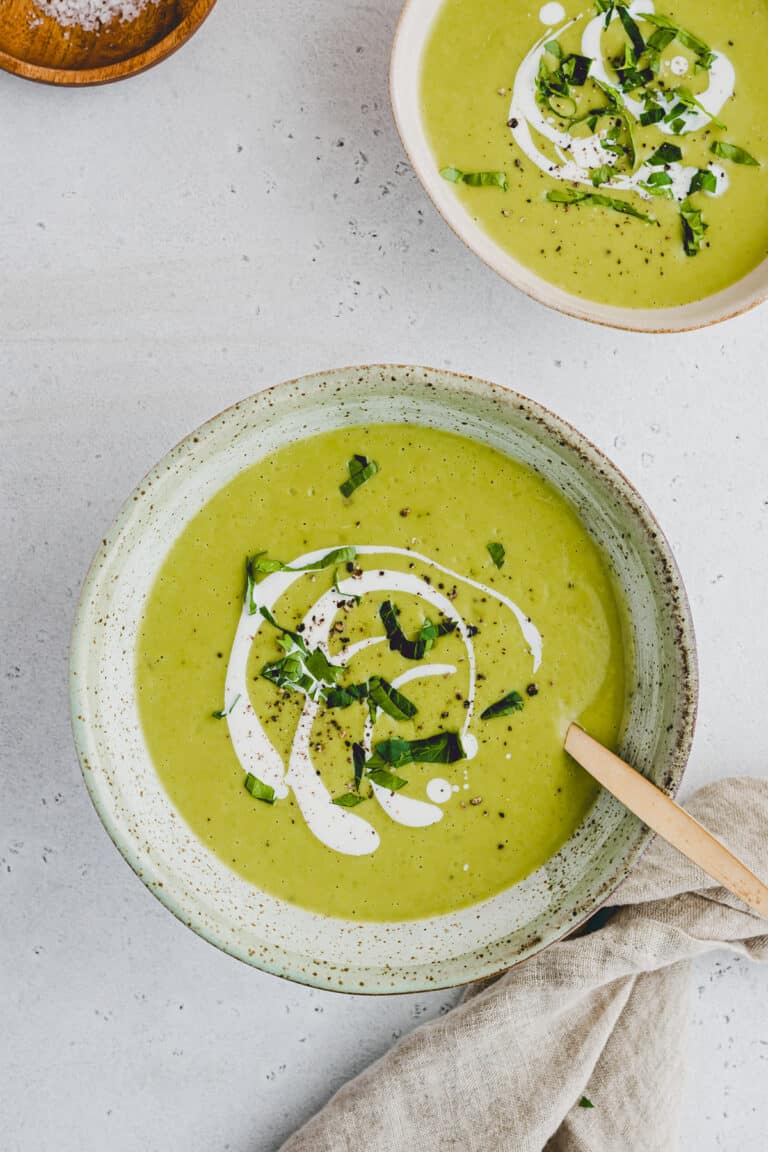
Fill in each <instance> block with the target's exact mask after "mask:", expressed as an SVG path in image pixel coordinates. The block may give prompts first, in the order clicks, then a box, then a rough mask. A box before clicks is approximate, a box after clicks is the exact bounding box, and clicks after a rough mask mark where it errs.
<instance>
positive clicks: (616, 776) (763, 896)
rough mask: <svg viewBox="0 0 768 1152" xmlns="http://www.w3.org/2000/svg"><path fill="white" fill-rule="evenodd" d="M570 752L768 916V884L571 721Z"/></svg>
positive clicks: (684, 850) (632, 809) (650, 824)
mask: <svg viewBox="0 0 768 1152" xmlns="http://www.w3.org/2000/svg"><path fill="white" fill-rule="evenodd" d="M565 750H566V752H568V753H569V754H570V755H571V756H573V758H574V760H576V761H577V763H579V764H581V766H582V768H585V769H586V771H587V772H589V774H590V775H591V776H594V778H595V780H598V781H599V782H600V783H601V784H602V786H603V787H604V788H607V789H608V791H609V792H612V793H613V795H614V796H615V797H616V799H617V800H620V801H621V803H622V804H623V805H624V806H625V808H629V810H630V812H634V814H635V816H639V817H640V819H641V820H642V821H643V822H644V823H645V824H647V825H648V827H649V828H652V829H653V831H654V832H657V833H658V834H659V836H661V837H662V838H663V839H664V840H666V841H667V843H669V844H671V845H672V846H673V847H674V848H677V850H678V852H682V854H683V856H687V857H688V859H689V860H692V861H693V863H694V864H698V866H699V868H703V869H704V871H705V872H706V873H707V874H708V875H709V876H712V877H713V879H715V880H717V881H718V883H719V884H722V885H723V887H725V888H727V889H728V891H729V892H732V893H733V894H734V896H738V897H739V899H740V900H743V901H744V903H745V904H748V905H749V907H750V908H753V909H754V911H755V912H757V913H758V914H759V915H760V916H765V917H766V918H768V886H767V885H765V884H764V883H763V882H762V880H760V879H758V877H757V876H755V874H754V872H750V870H749V868H747V866H746V864H743V863H742V862H741V860H739V859H738V857H736V856H734V855H733V853H732V852H729V851H728V849H727V848H726V847H725V846H724V845H723V844H721V843H720V841H719V840H716V839H715V837H714V836H713V835H712V833H711V832H708V831H707V829H706V828H705V827H704V826H703V825H702V824H699V822H698V820H694V818H693V816H689V815H688V813H687V812H686V811H685V809H684V808H681V807H680V805H679V804H675V802H674V800H671V799H670V798H669V796H667V795H666V793H665V792H662V791H661V789H660V788H657V787H656V785H655V784H652V783H651V782H650V780H646V778H645V776H642V775H641V774H640V773H639V772H638V771H637V769H635V768H630V766H629V764H625V763H624V761H623V760H620V759H619V757H618V756H615V755H614V753H613V752H609V751H608V749H607V748H605V747H604V746H603V745H602V744H600V743H599V742H598V741H597V740H595V739H593V737H592V736H589V735H588V734H587V733H586V732H585V731H584V729H583V728H579V726H578V725H577V724H571V726H570V728H569V729H568V732H567V734H566V737H565Z"/></svg>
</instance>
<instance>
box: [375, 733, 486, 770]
mask: <svg viewBox="0 0 768 1152" xmlns="http://www.w3.org/2000/svg"><path fill="white" fill-rule="evenodd" d="M372 759H375V760H378V762H379V763H381V762H383V763H384V764H389V765H390V766H392V767H394V768H402V767H404V766H405V765H406V764H414V763H417V764H454V763H455V762H456V761H457V760H464V759H466V752H465V751H464V746H463V744H462V743H461V737H460V736H459V734H458V732H438V733H436V735H434V736H426V737H424V738H423V739H421V740H401V739H400V738H399V737H397V736H393V737H392V738H391V739H389V740H382V741H380V742H379V743H378V744H377V745H376V756H375V757H373V758H372ZM368 763H369V764H370V763H371V761H370V760H369V761H368ZM369 775H370V772H369Z"/></svg>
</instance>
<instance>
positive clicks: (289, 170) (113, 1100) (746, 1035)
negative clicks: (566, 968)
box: [0, 0, 768, 1152]
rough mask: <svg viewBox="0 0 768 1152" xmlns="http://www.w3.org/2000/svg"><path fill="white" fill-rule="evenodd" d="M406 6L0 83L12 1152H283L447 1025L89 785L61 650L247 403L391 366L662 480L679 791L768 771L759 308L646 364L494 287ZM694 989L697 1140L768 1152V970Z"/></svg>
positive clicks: (608, 336) (625, 338) (692, 1127)
mask: <svg viewBox="0 0 768 1152" xmlns="http://www.w3.org/2000/svg"><path fill="white" fill-rule="evenodd" d="M396 7H397V6H396V0H382V3H379V4H377V5H372V4H365V3H350V2H349V0H344V2H342V0H325V2H324V3H322V4H315V3H310V2H309V0H303V2H298V0H286V3H283V4H279V5H275V4H266V3H256V2H253V0H221V3H220V4H219V6H218V8H217V10H216V11H215V12H214V13H213V15H212V17H211V19H210V21H209V22H208V24H207V25H206V26H205V27H204V28H203V29H202V30H201V32H200V33H199V35H198V36H197V37H196V39H195V40H194V41H193V42H192V43H191V44H189V45H188V46H187V47H186V48H185V49H184V50H182V51H181V52H180V53H179V54H178V55H177V56H176V57H174V58H173V59H171V60H170V61H168V62H167V63H166V64H164V65H163V66H162V67H161V68H159V69H157V70H156V71H154V72H152V73H149V74H147V75H145V76H142V77H139V78H137V79H134V80H130V81H128V82H127V83H124V84H121V85H118V86H116V87H113V88H107V89H102V90H92V91H79V92H74V91H73V92H67V91H56V90H52V89H47V88H43V87H40V86H33V85H29V84H26V83H23V82H21V81H19V80H16V79H13V78H11V77H6V76H2V77H0V104H1V106H2V115H0V155H2V157H3V165H2V200H1V202H0V253H1V254H2V255H1V256H0V261H1V263H2V271H1V272H0V383H1V386H2V399H3V404H2V446H1V452H0V462H1V466H2V502H1V504H2V507H1V512H2V522H1V523H0V539H2V561H1V564H2V595H1V599H0V616H1V619H2V637H0V640H1V642H2V643H1V647H0V652H1V653H2V671H3V679H2V683H3V739H2V749H1V754H2V777H1V778H0V821H1V825H2V827H1V828H0V859H1V863H0V901H2V910H1V912H0V1014H1V1018H0V1131H1V1133H2V1134H1V1135H0V1146H1V1147H2V1149H3V1150H4V1152H49V1150H53V1149H55V1150H56V1152H91V1150H93V1152H96V1150H100V1149H103V1148H108V1149H109V1150H110V1152H139V1150H140V1152H155V1150H157V1152H169V1150H175V1149H179V1150H184V1152H204V1150H205V1152H223V1150H225V1149H230V1150H232V1152H269V1150H272V1149H274V1148H276V1147H277V1145H278V1144H279V1143H280V1141H281V1139H282V1138H284V1137H285V1136H287V1135H288V1133H289V1132H290V1131H291V1130H292V1129H293V1128H294V1127H295V1126H296V1125H297V1124H298V1123H299V1122H300V1121H301V1120H303V1119H304V1118H305V1117H307V1116H308V1115H309V1114H310V1113H311V1112H312V1111H313V1110H314V1109H315V1108H316V1107H317V1106H319V1105H320V1104H321V1103H322V1102H323V1101H324V1100H325V1099H326V1098H327V1097H328V1095H329V1094H330V1093H331V1092H332V1091H333V1090H334V1089H335V1088H336V1087H338V1085H339V1084H340V1083H342V1081H343V1080H344V1079H345V1078H346V1077H348V1076H349V1075H350V1074H351V1073H353V1072H355V1071H356V1070H357V1069H360V1068H362V1067H363V1066H364V1065H365V1064H366V1063H368V1062H369V1061H370V1060H371V1059H372V1058H374V1057H376V1056H378V1055H379V1054H380V1053H381V1052H383V1051H384V1050H385V1049H386V1047H387V1046H388V1045H389V1044H390V1042H391V1041H392V1040H393V1039H394V1038H396V1037H397V1036H400V1035H401V1034H402V1033H403V1032H405V1031H406V1030H408V1029H410V1028H412V1027H414V1025H416V1024H417V1023H419V1022H420V1021H422V1020H424V1019H427V1018H429V1017H430V1016H434V1015H435V1014H437V1013H439V1012H443V1011H445V1010H447V1009H448V1007H449V1006H450V1005H451V1004H452V1003H453V999H454V997H453V995H452V994H432V995H429V996H408V997H403V998H391V999H387V998H384V999H379V1000H363V999H361V1000H356V999H352V998H348V997H344V996H336V995H332V994H329V993H321V992H315V991H311V990H309V989H304V988H300V987H292V986H291V985H289V984H287V983H282V982H280V981H278V980H277V979H274V978H272V977H269V976H266V975H262V974H261V973H259V972H257V971H254V970H251V969H248V968H246V967H245V966H243V965H241V964H238V963H237V962H235V961H234V960H231V959H229V958H228V957H226V956H224V955H221V954H219V953H218V952H216V951H215V950H214V949H213V948H211V947H210V946H209V945H208V944H205V943H204V942H203V941H202V940H199V939H198V938H197V937H195V936H194V935H193V934H192V933H191V932H189V931H187V930H186V929H185V928H183V927H182V926H181V925H180V924H178V923H177V922H176V921H175V920H174V919H173V918H172V917H171V916H169V915H168V913H167V912H166V911H165V910H164V909H163V908H161V906H160V905H159V904H158V903H157V902H156V901H155V900H153V899H152V897H151V896H150V895H149V893H148V892H147V891H145V889H144V888H143V887H142V885H141V884H140V883H139V881H138V880H137V879H136V878H135V877H134V876H133V875H132V874H131V872H130V871H129V870H128V868H127V867H126V866H125V864H124V863H123V862H122V861H121V859H120V858H119V856H118V854H117V853H116V852H115V850H114V848H113V847H112V845H111V843H110V841H109V840H108V838H107V836H106V834H105V833H104V831H103V830H102V828H101V826H100V824H99V822H98V820H97V818H96V816H95V814H94V812H93V811H92V809H91V807H90V802H89V800H88V798H87V796H86V793H85V789H84V788H83V787H82V785H81V782H80V774H79V770H78V766H77V763H76V759H75V755H74V752H73V749H72V744H71V739H70V733H69V721H68V714H67V691H66V658H67V642H68V633H69V628H70V620H71V615H72V610H73V607H74V604H75V600H76V597H77V594H78V588H79V585H80V581H81V580H82V577H83V575H84V573H85V570H86V567H87V565H88V562H89V559H90V556H91V553H92V552H93V550H94V548H95V545H96V543H97V541H98V539H99V538H100V537H101V535H102V533H103V531H104V528H105V527H106V526H107V525H108V524H109V522H110V520H111V519H112V517H113V516H114V514H115V512H116V511H117V509H118V507H119V505H120V503H121V502H122V500H123V499H124V497H125V496H126V495H127V494H128V492H129V491H130V489H131V488H132V486H133V485H134V483H135V482H136V481H137V480H138V479H139V477H140V476H141V475H142V474H143V473H144V472H145V471H146V470H147V469H148V468H149V467H150V466H151V465H152V464H153V463H154V462H155V461H156V459H157V458H158V457H159V456H160V455H161V454H162V453H163V452H164V451H165V450H166V449H167V448H168V447H169V446H170V445H171V444H173V443H174V442H175V441H176V440H178V439H179V438H180V437H181V436H182V435H184V434H185V433H186V432H187V431H189V430H191V429H192V428H193V427H194V426H195V425H196V424H197V423H199V422H200V421H202V420H204V419H205V418H207V417H208V416H210V415H212V414H213V413H215V412H216V411H218V410H219V409H221V408H222V407H224V406H225V405H227V404H229V403H231V402H232V401H234V400H236V399H237V398H238V397H241V396H243V395H245V394H247V393H248V392H251V391H253V390H254V389H257V388H260V387H262V386H263V385H267V384H271V383H274V382H276V381H278V380H280V379H283V378H285V377H290V376H295V375H298V374H300V373H303V372H308V371H312V370H315V369H319V368H323V367H329V366H332V365H336V364H343V363H352V362H363V361H374V360H387V359H394V360H398V361H410V362H414V363H426V364H434V365H438V366H446V367H451V368H455V369H458V370H461V371H466V372H473V373H475V374H476V375H479V376H486V377H489V378H491V379H494V380H497V381H499V382H501V383H504V384H508V385H512V386H515V387H517V388H519V389H521V390H522V391H524V392H527V393H528V394H529V395H531V396H534V397H535V398H536V399H538V400H541V401H543V402H544V403H545V404H547V405H549V406H551V407H552V408H554V409H556V410H557V411H558V412H559V413H560V414H561V415H563V416H564V417H566V418H567V419H569V420H571V421H573V422H574V423H575V424H577V425H578V426H579V427H580V428H581V429H583V431H584V432H586V433H587V435H589V436H590V437H591V438H592V439H593V440H595V441H596V442H597V443H598V444H599V445H600V446H601V447H602V448H604V449H606V450H607V451H608V452H609V453H610V454H611V455H612V456H613V458H614V459H615V460H616V461H617V463H618V464H619V465H620V467H622V468H623V469H624V470H625V471H626V472H627V474H628V475H629V476H630V478H631V479H632V480H633V481H634V482H635V483H636V484H637V485H638V486H639V487H640V489H641V490H642V492H643V493H644V495H645V496H646V498H647V499H648V500H649V502H650V504H651V505H652V507H653V508H654V509H655V510H656V512H657V513H658V515H659V518H660V520H661V523H662V525H663V527H664V528H665V530H666V532H667V533H668V534H669V536H670V538H671V541H672V544H673V546H674V548H675V550H676V552H677V556H678V559H679V562H680V565H681V567H682V570H683V573H684V576H685V578H686V581H687V584H688V589H689V592H690V596H691V600H692V604H693V611H694V615H695V619H696V624H697V628H698V635H699V645H700V658H701V671H702V694H701V712H700V722H699V728H698V735H697V738H696V745H695V751H694V754H693V759H692V762H691V766H690V769H689V772H688V775H687V779H686V785H685V791H686V792H690V791H691V790H692V789H693V788H694V787H696V786H697V785H699V784H702V783H704V782H705V781H708V780H712V779H715V778H717V777H719V776H722V775H726V774H728V773H733V772H744V773H748V774H758V773H763V772H765V770H766V754H767V753H768V740H767V739H766V736H765V715H766V690H767V688H768V636H767V628H766V611H765V603H766V591H765V588H766V574H767V573H768V453H766V450H765V427H766V391H765V389H766V369H765V364H766V362H767V361H768V333H767V331H766V317H767V316H768V313H766V311H765V310H762V311H756V312H753V313H752V314H751V315H748V316H745V317H743V318H742V319H739V320H735V321H732V322H731V323H729V324H728V325H726V326H724V327H723V326H721V327H716V328H713V329H710V330H708V331H705V332H701V333H699V334H693V335H687V336H681V337H665V338H664V337H635V336H631V335H625V334H621V333H616V332H611V331H606V330H600V329H597V328H592V327H588V326H585V325H582V324H579V323H577V322H575V321H572V320H568V319H565V318H563V317H560V316H558V315H556V314H554V313H550V312H548V311H546V310H545V309H544V308H542V307H540V306H539V305H536V304H534V303H532V302H530V301H528V300H527V299H526V298H524V297H523V296H521V295H519V294H518V293H516V292H515V291H514V290H512V289H511V288H509V287H508V286H506V285H505V284H504V283H502V282H501V281H500V280H498V279H497V278H496V277H495V276H494V275H493V274H492V273H491V272H489V271H488V270H486V269H485V268H483V267H482V266H480V265H479V263H478V262H477V261H476V260H475V259H474V257H472V256H471V254H470V253H469V252H467V251H466V250H465V249H464V248H463V247H462V246H461V244H460V243H459V241H458V240H457V239H456V238H455V237H454V236H453V235H452V234H451V232H450V231H449V230H448V228H447V227H446V226H445V225H444V224H443V223H442V222H441V220H440V219H439V218H437V217H436V215H435V213H434V211H433V210H432V208H431V206H430V205H429V204H428V203H427V202H426V200H425V197H424V195H423V194H422V192H421V189H420V187H419V185H418V183H417V182H416V180H415V178H414V177H413V175H412V173H411V172H410V170H409V168H408V165H407V164H406V162H405V160H404V159H403V154H402V151H401V148H400V145H399V142H398V139H397V136H396V133H395V130H394V128H393V126H392V121H391V118H390V113H389V108H388V100H387V87H386V70H387V55H388V49H389V43H390V39H391V36H392V32H393V28H394V24H395V18H396ZM692 988H693V995H692V1027H691V1045H690V1075H689V1079H688V1083H687V1086H686V1087H685V1088H681V1091H683V1092H684V1111H685V1123H684V1131H683V1145H682V1146H683V1148H684V1149H686V1150H696V1152H710V1150H713V1149H719V1148H722V1149H734V1150H738V1152H762V1150H764V1149H765V1148H766V1140H767V1139H768V1137H766V1132H767V1131H768V1093H767V1092H766V1083H767V1081H768V1077H767V1076H766V1072H767V1071H768V972H766V971H765V970H761V969H758V968H756V967H752V966H750V965H749V964H747V963H745V962H742V961H739V960H735V959H733V958H732V957H729V956H727V955H726V954H725V953H723V954H722V956H721V957H720V958H719V959H716V960H713V961H706V962H703V963H701V964H699V965H697V967H696V970H695V973H694V980H693V985H692ZM652 1106H653V1102H652V1101H649V1107H652ZM408 1152H411V1150H408ZM489 1152H495V1150H489ZM617 1152H619V1150H617Z"/></svg>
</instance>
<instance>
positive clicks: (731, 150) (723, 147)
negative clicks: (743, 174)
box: [709, 140, 760, 168]
mask: <svg viewBox="0 0 768 1152" xmlns="http://www.w3.org/2000/svg"><path fill="white" fill-rule="evenodd" d="M709 150H710V152H714V154H715V156H719V157H720V158H721V159H723V160H732V161H733V163H734V164H748V165H750V166H751V167H753V168H759V167H760V161H759V160H755V158H754V156H751V155H750V154H749V152H745V151H744V149H743V148H739V146H738V144H729V143H728V141H727V140H713V141H712V143H711V144H710V146H709Z"/></svg>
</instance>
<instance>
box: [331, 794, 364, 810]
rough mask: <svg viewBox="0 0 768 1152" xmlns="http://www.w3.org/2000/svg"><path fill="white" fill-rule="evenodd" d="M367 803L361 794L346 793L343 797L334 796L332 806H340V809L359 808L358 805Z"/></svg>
mask: <svg viewBox="0 0 768 1152" xmlns="http://www.w3.org/2000/svg"><path fill="white" fill-rule="evenodd" d="M364 802H365V796H361V795H360V794H359V792H345V793H344V795H343V796H334V798H333V800H332V801H331V803H332V804H338V806H339V808H357V806H358V804H363V803H364Z"/></svg>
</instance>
